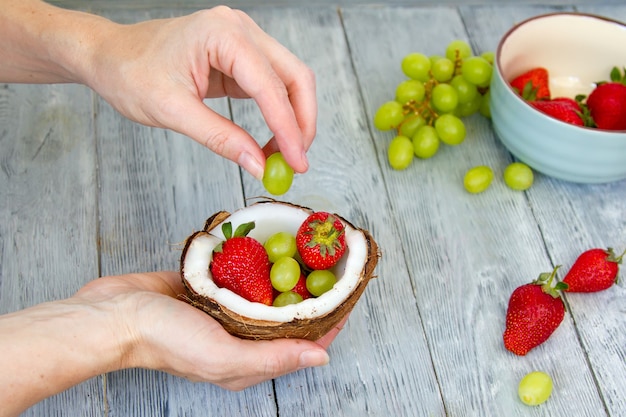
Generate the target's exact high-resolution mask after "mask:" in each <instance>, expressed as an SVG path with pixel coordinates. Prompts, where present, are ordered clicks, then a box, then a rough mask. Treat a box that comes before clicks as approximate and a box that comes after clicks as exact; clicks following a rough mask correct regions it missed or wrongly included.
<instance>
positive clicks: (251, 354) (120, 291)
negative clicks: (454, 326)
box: [73, 272, 343, 390]
mask: <svg viewBox="0 0 626 417" xmlns="http://www.w3.org/2000/svg"><path fill="white" fill-rule="evenodd" d="M180 294H184V288H183V285H182V282H181V280H180V276H179V275H178V274H177V273H175V272H159V273H147V274H132V275H122V276H111V277H104V278H99V279H96V280H94V281H91V282H90V283H88V284H87V285H86V286H85V287H83V288H82V289H81V290H80V291H79V292H78V293H77V294H76V295H75V297H73V298H74V299H76V300H77V301H79V302H83V303H86V304H88V305H91V306H99V307H100V309H101V310H102V311H105V312H111V311H114V312H115V314H114V315H112V316H111V317H110V320H109V321H110V322H111V323H112V324H114V326H115V327H116V329H115V330H114V333H115V332H116V333H117V335H118V338H119V340H121V341H124V340H130V341H131V342H130V343H125V342H122V343H121V345H124V346H126V347H124V348H122V350H123V351H124V352H125V355H124V358H122V360H121V362H122V366H121V367H144V368H150V369H158V370H162V371H166V372H168V373H171V374H174V375H178V376H182V377H185V378H187V379H190V380H192V381H206V382H211V383H213V384H216V385H218V386H221V387H223V388H226V389H230V390H241V389H244V388H246V387H249V386H251V385H255V384H258V383H260V382H263V381H266V380H269V379H272V378H276V377H278V376H281V375H284V374H287V373H290V372H294V371H297V370H299V369H302V368H307V367H311V366H321V365H325V364H327V363H328V355H327V353H326V351H325V349H326V348H327V347H328V346H329V345H330V343H331V342H332V341H333V340H334V338H335V336H336V335H337V334H338V333H339V331H340V329H341V327H342V326H343V322H342V323H340V324H339V325H338V326H337V327H335V328H334V329H333V330H332V331H331V332H330V333H329V334H327V335H326V336H325V337H324V338H322V339H320V340H319V341H317V342H311V341H308V340H297V339H277V340H271V341H251V340H243V339H239V338H237V337H234V336H232V335H230V334H229V333H227V332H226V331H225V330H224V329H223V328H222V326H221V325H220V324H219V323H218V322H217V321H215V320H214V319H213V318H211V317H210V316H209V315H207V314H206V313H204V312H202V311H200V310H198V309H197V308H195V307H192V306H190V305H189V304H187V303H185V302H183V301H181V300H180V299H178V296H179V295H180Z"/></svg>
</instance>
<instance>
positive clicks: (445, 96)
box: [430, 83, 459, 113]
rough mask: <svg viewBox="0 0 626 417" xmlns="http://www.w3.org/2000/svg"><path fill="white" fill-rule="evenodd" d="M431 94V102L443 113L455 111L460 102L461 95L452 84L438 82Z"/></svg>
mask: <svg viewBox="0 0 626 417" xmlns="http://www.w3.org/2000/svg"><path fill="white" fill-rule="evenodd" d="M431 94H432V95H431V98H430V101H431V103H432V104H433V106H435V108H436V109H437V110H439V111H441V112H443V113H449V112H451V111H453V110H454V109H455V108H456V106H457V105H458V104H459V95H458V93H457V92H456V89H455V88H454V87H452V86H451V85H450V84H445V83H441V84H437V85H436V86H434V87H433V89H432V93H431Z"/></svg>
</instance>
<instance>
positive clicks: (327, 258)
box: [296, 211, 346, 269]
mask: <svg viewBox="0 0 626 417" xmlns="http://www.w3.org/2000/svg"><path fill="white" fill-rule="evenodd" d="M296 246H297V248H298V253H299V254H300V257H301V258H302V262H304V264H305V265H306V266H308V267H309V268H311V269H328V268H330V267H332V266H333V265H335V264H336V263H337V261H339V258H341V256H342V255H343V254H344V252H345V251H346V236H345V233H344V226H343V223H341V221H340V220H339V219H338V218H337V217H336V216H334V215H332V214H330V213H327V212H324V211H318V212H316V213H313V214H311V215H310V216H309V217H307V219H306V220H305V221H304V222H302V224H301V225H300V228H299V229H298V232H297V233H296Z"/></svg>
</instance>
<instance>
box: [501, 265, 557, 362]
mask: <svg viewBox="0 0 626 417" xmlns="http://www.w3.org/2000/svg"><path fill="white" fill-rule="evenodd" d="M558 268H559V266H557V267H556V268H554V270H553V271H552V273H543V274H540V275H539V278H537V279H536V280H535V281H533V282H532V283H529V284H525V285H522V286H521V287H518V288H516V289H515V291H513V293H512V294H511V298H510V299H509V306H508V309H507V312H506V328H505V330H504V334H503V340H504V346H505V347H506V348H507V349H508V350H509V351H511V352H513V353H515V354H516V355H520V356H523V355H526V354H527V353H528V352H529V351H530V350H531V349H533V348H535V347H537V346H539V345H540V344H542V343H543V342H545V341H546V340H548V337H550V335H551V334H552V333H554V331H555V330H556V329H557V327H559V324H561V321H563V317H564V316H565V304H564V303H563V300H562V299H561V297H560V292H559V290H561V289H563V288H564V287H565V285H564V284H563V283H560V282H559V283H557V284H556V285H554V286H553V285H552V280H553V279H554V277H555V276H556V271H557V269H558Z"/></svg>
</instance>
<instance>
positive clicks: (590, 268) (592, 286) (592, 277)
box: [563, 248, 626, 292]
mask: <svg viewBox="0 0 626 417" xmlns="http://www.w3.org/2000/svg"><path fill="white" fill-rule="evenodd" d="M625 253H626V251H624V252H622V254H621V255H620V256H615V252H614V251H613V249H612V248H608V249H599V248H595V249H589V250H586V251H585V252H583V253H581V254H580V256H578V258H577V259H576V261H574V265H572V267H571V268H570V270H569V272H568V273H567V274H566V275H565V278H563V282H564V283H566V284H567V285H568V288H567V289H566V290H565V291H568V292H595V291H602V290H606V289H607V288H609V287H610V286H611V285H613V284H615V282H616V281H617V273H618V270H619V264H620V263H622V258H623V257H624V254H625Z"/></svg>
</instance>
